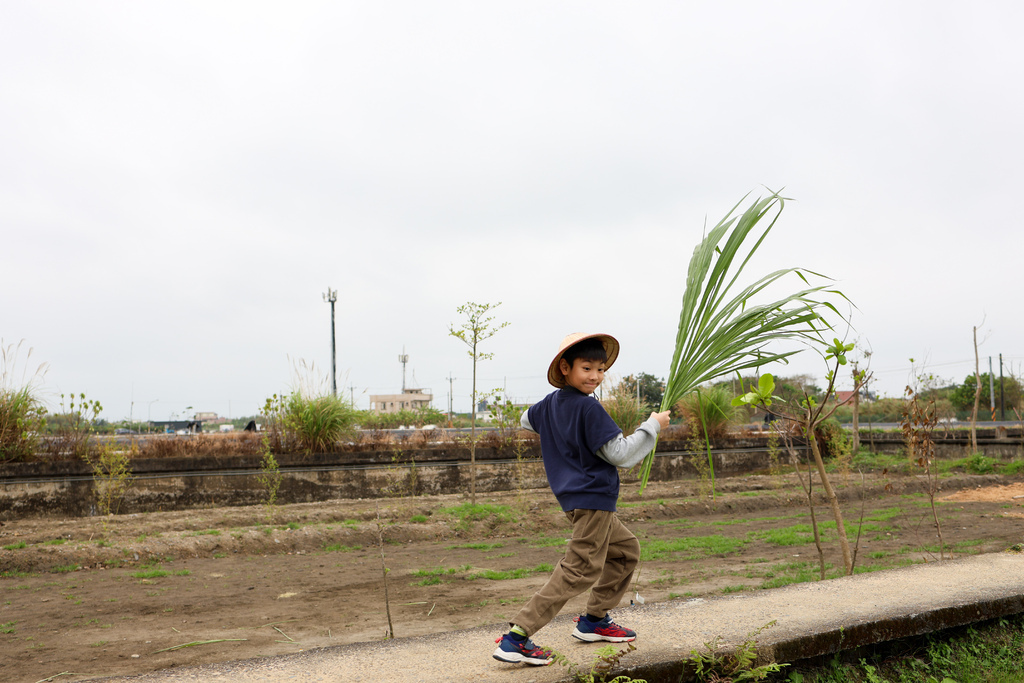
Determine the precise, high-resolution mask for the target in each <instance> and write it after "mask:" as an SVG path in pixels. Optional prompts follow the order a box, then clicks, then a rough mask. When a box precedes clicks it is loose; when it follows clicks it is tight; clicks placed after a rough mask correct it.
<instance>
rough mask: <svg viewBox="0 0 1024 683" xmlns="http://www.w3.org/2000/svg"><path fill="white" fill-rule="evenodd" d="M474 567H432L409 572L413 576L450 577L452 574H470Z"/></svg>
mask: <svg viewBox="0 0 1024 683" xmlns="http://www.w3.org/2000/svg"><path fill="white" fill-rule="evenodd" d="M472 568H473V566H472V565H469V564H464V565H462V566H459V567H431V568H429V569H414V570H413V571H411V572H409V573H410V574H411V575H413V576H448V575H451V574H462V573H463V572H468V571H469V570H470V569H472Z"/></svg>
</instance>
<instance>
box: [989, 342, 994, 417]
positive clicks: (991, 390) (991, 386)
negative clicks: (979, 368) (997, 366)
mask: <svg viewBox="0 0 1024 683" xmlns="http://www.w3.org/2000/svg"><path fill="white" fill-rule="evenodd" d="M994 385H995V378H994V377H993V376H992V356H989V357H988V405H989V408H991V409H992V421H993V422H995V421H996V388H995V386H994Z"/></svg>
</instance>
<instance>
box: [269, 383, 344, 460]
mask: <svg viewBox="0 0 1024 683" xmlns="http://www.w3.org/2000/svg"><path fill="white" fill-rule="evenodd" d="M263 414H264V417H265V418H266V423H267V430H268V432H269V434H268V439H269V441H270V445H271V447H272V449H273V450H274V451H276V452H279V453H283V452H288V451H294V450H301V451H305V452H306V453H307V454H308V453H326V452H329V451H331V450H333V449H334V448H335V447H336V446H337V444H338V442H339V441H341V440H342V439H346V438H352V437H353V436H354V434H355V429H356V419H357V417H358V415H359V412H358V411H357V410H355V409H354V408H353V407H352V406H351V405H349V404H348V403H347V402H346V401H345V400H344V399H343V398H341V397H339V396H332V395H330V394H327V395H322V396H305V395H303V394H302V393H300V392H298V391H296V392H292V394H291V395H289V396H287V397H284V396H281V397H279V396H278V395H277V394H274V396H273V397H272V398H268V399H267V402H266V404H265V405H264V409H263Z"/></svg>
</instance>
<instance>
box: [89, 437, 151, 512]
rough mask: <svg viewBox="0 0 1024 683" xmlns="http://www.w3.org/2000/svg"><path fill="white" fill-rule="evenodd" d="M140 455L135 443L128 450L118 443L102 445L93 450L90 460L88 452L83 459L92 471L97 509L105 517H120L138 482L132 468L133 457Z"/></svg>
mask: <svg viewBox="0 0 1024 683" xmlns="http://www.w3.org/2000/svg"><path fill="white" fill-rule="evenodd" d="M137 452H138V449H137V447H136V445H135V444H134V443H132V444H131V445H130V447H128V448H127V449H126V448H124V447H122V446H121V445H120V444H118V443H115V442H106V443H103V444H101V445H99V446H98V447H96V448H95V449H93V453H92V455H91V456H90V454H89V452H88V451H86V454H85V456H84V457H85V461H86V462H87V463H89V467H90V468H91V469H92V477H93V486H94V489H95V492H96V507H97V508H98V509H99V511H100V514H102V515H104V516H105V517H109V516H110V515H116V514H117V511H118V510H119V509H120V507H121V503H122V502H123V501H124V496H125V494H126V493H127V492H128V489H129V488H131V485H132V482H133V481H134V480H135V477H134V476H133V475H132V469H131V464H132V456H133V455H135V454H136V453H137Z"/></svg>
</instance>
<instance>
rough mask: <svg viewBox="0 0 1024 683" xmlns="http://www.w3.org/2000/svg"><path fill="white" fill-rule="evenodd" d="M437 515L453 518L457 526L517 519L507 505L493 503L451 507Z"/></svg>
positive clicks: (441, 510) (513, 511) (463, 504)
mask: <svg viewBox="0 0 1024 683" xmlns="http://www.w3.org/2000/svg"><path fill="white" fill-rule="evenodd" d="M438 513H439V514H442V515H448V516H449V517H454V518H455V519H456V520H457V521H458V523H459V524H462V525H468V524H470V523H471V522H484V521H491V522H498V523H500V522H515V521H516V520H517V518H518V516H517V514H516V512H515V510H513V509H512V508H511V507H509V506H508V505H497V504H494V503H477V504H476V505H474V504H472V503H462V504H461V505H455V506H453V507H447V508H441V509H440V510H438Z"/></svg>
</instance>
